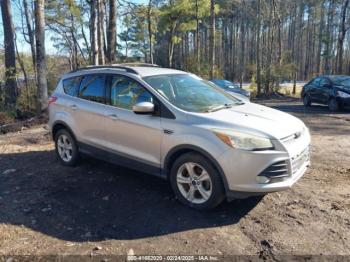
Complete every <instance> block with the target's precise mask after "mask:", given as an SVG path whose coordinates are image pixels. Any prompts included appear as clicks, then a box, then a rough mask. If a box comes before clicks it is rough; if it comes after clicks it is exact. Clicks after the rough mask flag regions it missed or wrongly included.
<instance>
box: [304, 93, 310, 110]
mask: <svg viewBox="0 0 350 262" xmlns="http://www.w3.org/2000/svg"><path fill="white" fill-rule="evenodd" d="M311 103H312V102H311V98H310V96H309V95H304V96H303V104H304V106H305V107H309V106H311Z"/></svg>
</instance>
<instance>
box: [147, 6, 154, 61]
mask: <svg viewBox="0 0 350 262" xmlns="http://www.w3.org/2000/svg"><path fill="white" fill-rule="evenodd" d="M147 26H148V39H149V40H148V41H149V61H150V63H151V64H153V32H152V0H149V2H148V10H147Z"/></svg>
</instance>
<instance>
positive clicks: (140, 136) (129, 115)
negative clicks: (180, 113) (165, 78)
mask: <svg viewBox="0 0 350 262" xmlns="http://www.w3.org/2000/svg"><path fill="white" fill-rule="evenodd" d="M108 93H109V97H110V98H109V107H108V110H106V112H105V113H106V118H105V130H104V132H105V146H106V147H107V148H108V149H109V150H110V151H112V152H115V153H116V154H117V155H118V156H119V157H120V159H118V161H119V162H120V163H121V162H124V163H121V164H128V163H127V161H129V160H130V159H131V160H135V161H133V163H130V164H129V166H130V167H134V168H136V169H142V168H145V169H146V168H147V169H149V170H147V171H148V172H151V173H156V172H157V173H159V171H160V144H161V139H162V136H163V130H162V128H161V120H160V117H159V116H156V115H140V114H135V113H134V112H133V111H132V107H133V105H135V104H136V103H139V102H146V101H147V102H153V103H154V97H153V95H152V94H151V93H150V92H149V91H148V90H147V89H146V88H145V87H143V86H142V85H141V84H140V83H139V82H138V81H136V80H134V79H132V78H130V77H127V76H124V75H117V74H113V75H110V77H109V91H108ZM145 171H146V170H145Z"/></svg>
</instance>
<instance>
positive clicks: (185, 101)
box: [144, 74, 243, 112]
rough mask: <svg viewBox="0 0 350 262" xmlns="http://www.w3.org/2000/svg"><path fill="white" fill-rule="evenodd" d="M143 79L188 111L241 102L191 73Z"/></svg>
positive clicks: (175, 104)
mask: <svg viewBox="0 0 350 262" xmlns="http://www.w3.org/2000/svg"><path fill="white" fill-rule="evenodd" d="M144 80H145V81H146V82H147V83H148V84H149V85H150V86H152V87H153V88H154V89H155V90H156V91H157V92H158V93H159V94H161V95H162V96H163V97H164V98H165V99H167V100H168V101H169V102H170V103H172V104H173V105H174V106H176V107H178V108H180V109H182V110H185V111H189V112H212V111H216V110H220V109H223V108H228V107H231V106H234V105H240V104H243V102H242V101H241V100H238V99H236V98H234V97H233V96H231V95H229V94H226V93H225V92H224V91H222V90H220V88H218V87H216V86H215V85H214V84H212V83H210V82H208V81H205V80H203V79H201V78H200V77H198V76H195V75H192V74H181V75H158V76H148V77H145V78H144Z"/></svg>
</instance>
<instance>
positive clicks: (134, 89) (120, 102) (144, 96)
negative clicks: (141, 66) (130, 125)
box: [110, 75, 153, 110]
mask: <svg viewBox="0 0 350 262" xmlns="http://www.w3.org/2000/svg"><path fill="white" fill-rule="evenodd" d="M110 101H111V105H113V106H116V107H120V108H124V109H129V110H132V107H133V106H134V105H135V104H137V103H141V102H153V98H152V95H151V93H150V92H148V91H147V90H146V89H145V88H143V87H142V86H141V85H140V84H139V83H138V82H137V81H135V80H133V79H131V78H129V77H125V76H118V75H114V76H113V77H112V79H111V100H110Z"/></svg>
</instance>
